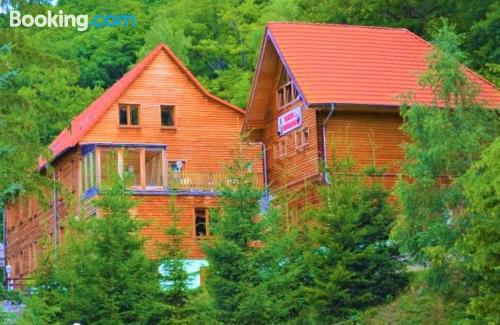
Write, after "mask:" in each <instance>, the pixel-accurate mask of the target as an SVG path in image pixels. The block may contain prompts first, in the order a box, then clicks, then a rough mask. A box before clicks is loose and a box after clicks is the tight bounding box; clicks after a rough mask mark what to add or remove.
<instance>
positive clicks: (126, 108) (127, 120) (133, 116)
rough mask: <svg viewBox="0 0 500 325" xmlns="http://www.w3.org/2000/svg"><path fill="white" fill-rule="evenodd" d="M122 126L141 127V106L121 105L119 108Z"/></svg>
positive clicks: (119, 118)
mask: <svg viewBox="0 0 500 325" xmlns="http://www.w3.org/2000/svg"><path fill="white" fill-rule="evenodd" d="M118 120H119V122H120V126H139V105H136V104H120V105H119V107H118Z"/></svg>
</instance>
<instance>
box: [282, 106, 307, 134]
mask: <svg viewBox="0 0 500 325" xmlns="http://www.w3.org/2000/svg"><path fill="white" fill-rule="evenodd" d="M301 125H302V108H301V107H300V106H298V107H295V108H294V109H292V110H290V111H288V112H286V113H285V114H283V115H281V116H279V117H278V134H279V136H284V135H285V134H287V133H288V132H290V131H292V130H295V129H296V128H300V127H301Z"/></svg>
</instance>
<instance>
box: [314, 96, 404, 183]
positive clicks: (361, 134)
mask: <svg viewBox="0 0 500 325" xmlns="http://www.w3.org/2000/svg"><path fill="white" fill-rule="evenodd" d="M324 116H326V112H323V113H322V118H323V119H324ZM402 122H403V120H402V119H401V117H400V115H399V111H398V110H397V109H394V108H384V107H368V106H354V105H337V108H336V111H335V113H334V114H333V115H332V117H331V118H330V120H329V121H328V124H327V161H328V163H332V160H333V154H334V153H335V155H336V159H342V158H345V157H346V156H348V155H349V156H351V157H352V159H353V160H354V162H355V168H354V172H359V171H361V169H363V168H364V167H368V166H370V165H373V164H374V165H375V166H377V167H383V168H384V169H385V172H384V175H382V176H380V177H379V180H380V181H382V183H383V184H384V185H385V187H386V188H388V189H390V188H392V186H393V185H394V183H395V182H396V180H397V177H398V174H399V171H400V165H401V162H402V161H403V159H404V152H403V143H404V142H405V141H408V138H407V137H406V136H405V134H404V133H403V131H402V130H401V129H400V127H401V124H402Z"/></svg>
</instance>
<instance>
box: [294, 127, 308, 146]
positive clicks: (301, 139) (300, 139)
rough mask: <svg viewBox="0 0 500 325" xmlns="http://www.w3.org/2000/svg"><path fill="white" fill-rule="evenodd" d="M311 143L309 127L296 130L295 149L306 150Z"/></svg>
mask: <svg viewBox="0 0 500 325" xmlns="http://www.w3.org/2000/svg"><path fill="white" fill-rule="evenodd" d="M308 145H309V128H304V129H301V130H299V131H297V132H295V149H297V150H299V151H300V150H305V149H307V146H308Z"/></svg>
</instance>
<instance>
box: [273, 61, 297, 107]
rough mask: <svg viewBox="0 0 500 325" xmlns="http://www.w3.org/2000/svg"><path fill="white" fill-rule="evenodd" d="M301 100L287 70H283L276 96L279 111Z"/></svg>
mask: <svg viewBox="0 0 500 325" xmlns="http://www.w3.org/2000/svg"><path fill="white" fill-rule="evenodd" d="M297 100H299V93H298V92H297V89H296V88H295V85H294V83H293V81H292V79H291V78H290V76H289V75H288V73H287V71H286V69H285V68H282V70H281V74H280V78H279V80H278V91H277V94H276V105H277V107H278V108H279V109H281V108H284V107H285V106H287V105H288V104H291V103H294V102H296V101H297Z"/></svg>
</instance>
